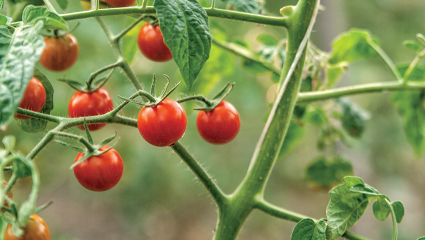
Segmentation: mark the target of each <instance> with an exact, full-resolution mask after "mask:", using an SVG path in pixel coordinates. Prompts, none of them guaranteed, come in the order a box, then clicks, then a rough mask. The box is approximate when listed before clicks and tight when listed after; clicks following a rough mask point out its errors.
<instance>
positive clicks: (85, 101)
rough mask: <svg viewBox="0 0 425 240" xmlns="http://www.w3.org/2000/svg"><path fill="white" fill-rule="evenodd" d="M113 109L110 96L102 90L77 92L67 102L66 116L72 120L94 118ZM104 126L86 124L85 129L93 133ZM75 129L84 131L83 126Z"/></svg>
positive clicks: (101, 124)
mask: <svg viewBox="0 0 425 240" xmlns="http://www.w3.org/2000/svg"><path fill="white" fill-rule="evenodd" d="M113 108H114V104H113V103H112V99H111V96H109V93H108V92H107V91H106V90H104V89H102V88H99V89H97V90H96V91H94V92H90V93H86V92H80V91H77V92H76V93H75V94H74V95H72V97H71V100H70V101H69V104H68V115H69V116H70V117H72V118H76V117H89V116H96V115H101V114H105V113H107V112H109V111H111V110H112V109H113ZM105 125H106V124H104V123H99V124H88V125H87V127H88V128H89V130H90V131H95V130H99V129H101V128H103V127H104V126H105ZM77 128H79V129H81V130H84V125H80V126H77Z"/></svg>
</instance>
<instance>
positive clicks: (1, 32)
mask: <svg viewBox="0 0 425 240" xmlns="http://www.w3.org/2000/svg"><path fill="white" fill-rule="evenodd" d="M11 39H12V34H11V33H10V32H9V29H7V27H5V26H0V57H1V56H5V55H7V51H8V50H9V47H10V41H11Z"/></svg>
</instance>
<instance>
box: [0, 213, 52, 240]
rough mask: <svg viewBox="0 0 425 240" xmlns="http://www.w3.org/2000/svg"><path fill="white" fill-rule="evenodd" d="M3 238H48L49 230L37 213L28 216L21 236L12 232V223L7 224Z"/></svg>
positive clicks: (19, 239) (21, 239)
mask: <svg viewBox="0 0 425 240" xmlns="http://www.w3.org/2000/svg"><path fill="white" fill-rule="evenodd" d="M4 240H50V231H49V228H48V227H47V225H46V223H45V222H44V220H43V219H42V218H41V217H40V216H38V215H37V214H33V215H31V216H30V218H29V221H28V225H27V226H26V227H25V231H24V235H23V236H22V238H17V237H15V235H14V234H13V231H12V225H10V224H7V227H6V231H5V233H4Z"/></svg>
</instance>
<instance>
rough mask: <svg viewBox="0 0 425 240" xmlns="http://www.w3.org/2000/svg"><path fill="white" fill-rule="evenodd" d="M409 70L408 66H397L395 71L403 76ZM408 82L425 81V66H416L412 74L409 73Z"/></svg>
mask: <svg viewBox="0 0 425 240" xmlns="http://www.w3.org/2000/svg"><path fill="white" fill-rule="evenodd" d="M408 68H409V64H401V65H398V66H397V70H398V71H399V73H400V75H401V76H404V74H405V73H406V71H407V69H408ZM408 80H409V81H425V66H424V65H417V66H416V67H415V68H414V69H413V71H412V73H410V76H409V79H408Z"/></svg>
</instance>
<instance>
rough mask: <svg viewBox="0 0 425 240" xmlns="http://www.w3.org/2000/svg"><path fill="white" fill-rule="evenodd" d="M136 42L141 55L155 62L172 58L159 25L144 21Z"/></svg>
mask: <svg viewBox="0 0 425 240" xmlns="http://www.w3.org/2000/svg"><path fill="white" fill-rule="evenodd" d="M137 44H138V45H139V49H140V51H141V52H142V53H143V55H144V56H145V57H146V58H148V59H150V60H152V61H155V62H166V61H168V60H171V59H172V58H173V55H171V51H170V49H169V48H168V47H167V45H165V43H164V38H163V37H162V33H161V29H159V25H155V26H153V25H151V24H150V23H146V24H145V25H143V27H142V28H141V29H140V31H139V35H138V36H137Z"/></svg>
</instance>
